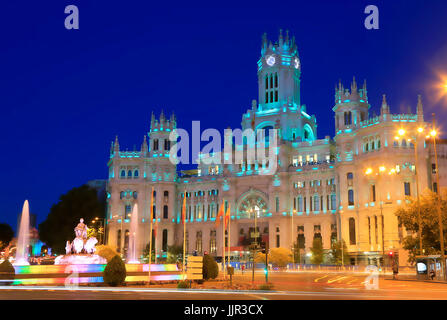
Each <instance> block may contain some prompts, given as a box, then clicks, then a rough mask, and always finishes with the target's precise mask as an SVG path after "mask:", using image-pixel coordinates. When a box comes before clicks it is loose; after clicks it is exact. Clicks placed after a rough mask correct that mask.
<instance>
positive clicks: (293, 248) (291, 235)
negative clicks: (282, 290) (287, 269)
mask: <svg viewBox="0 0 447 320" xmlns="http://www.w3.org/2000/svg"><path fill="white" fill-rule="evenodd" d="M295 213H296V209H293V210H292V233H291V234H290V237H291V238H292V269H295V242H294V240H295V238H294V236H293V233H294V232H293V216H294V215H295ZM297 242H298V241H297ZM297 244H298V243H297Z"/></svg>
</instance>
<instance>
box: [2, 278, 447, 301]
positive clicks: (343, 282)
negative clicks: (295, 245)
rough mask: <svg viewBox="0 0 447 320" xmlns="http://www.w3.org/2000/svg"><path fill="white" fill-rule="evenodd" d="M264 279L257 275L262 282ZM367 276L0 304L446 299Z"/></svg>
mask: <svg viewBox="0 0 447 320" xmlns="http://www.w3.org/2000/svg"><path fill="white" fill-rule="evenodd" d="M236 278H238V280H239V281H248V282H250V281H251V274H245V275H243V276H239V275H237V276H236ZM263 279H264V277H263V274H259V273H258V274H256V278H255V282H256V283H261V282H262V281H263ZM365 279H366V278H365V275H362V274H349V273H345V274H340V273H337V274H334V273H324V272H322V273H271V274H270V279H269V280H270V281H272V282H273V283H275V288H277V290H278V291H274V292H269V291H266V292H260V291H225V290H216V289H191V290H178V289H168V288H159V289H157V288H151V289H148V288H137V287H122V288H106V287H98V288H96V287H80V288H78V289H77V290H68V289H66V288H63V287H0V300H8V299H64V300H66V299H68V300H76V299H82V300H95V299H101V300H108V299H119V300H129V299H131V300H139V299H153V300H210V299H213V300H309V299H312V300H315V299H322V300H346V299H354V300H364V299H385V300H390V299H391V300H394V299H398V300H406V299H430V300H432V299H447V284H444V283H427V282H416V281H393V280H388V279H387V278H383V277H381V278H379V279H378V289H369V290H368V289H367V288H365Z"/></svg>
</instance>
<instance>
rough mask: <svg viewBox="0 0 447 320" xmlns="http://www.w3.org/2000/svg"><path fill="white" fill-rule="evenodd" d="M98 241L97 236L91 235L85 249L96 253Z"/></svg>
mask: <svg viewBox="0 0 447 320" xmlns="http://www.w3.org/2000/svg"><path fill="white" fill-rule="evenodd" d="M97 243H98V240H97V239H96V238H95V237H90V238H89V239H88V240H87V242H86V243H85V245H84V249H85V251H86V252H87V253H90V254H93V253H95V250H96V248H95V245H96V244H97Z"/></svg>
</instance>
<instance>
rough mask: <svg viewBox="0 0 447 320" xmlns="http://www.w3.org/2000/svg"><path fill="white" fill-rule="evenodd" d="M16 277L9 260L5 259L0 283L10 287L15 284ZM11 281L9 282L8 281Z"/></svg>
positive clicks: (0, 273) (0, 268)
mask: <svg viewBox="0 0 447 320" xmlns="http://www.w3.org/2000/svg"><path fill="white" fill-rule="evenodd" d="M14 277H15V269H14V267H13V266H12V264H11V262H9V260H8V259H5V260H4V261H3V262H2V263H1V264H0V280H1V281H0V283H1V284H2V285H4V286H9V285H10V284H12V283H13V280H14ZM8 280H9V281H8Z"/></svg>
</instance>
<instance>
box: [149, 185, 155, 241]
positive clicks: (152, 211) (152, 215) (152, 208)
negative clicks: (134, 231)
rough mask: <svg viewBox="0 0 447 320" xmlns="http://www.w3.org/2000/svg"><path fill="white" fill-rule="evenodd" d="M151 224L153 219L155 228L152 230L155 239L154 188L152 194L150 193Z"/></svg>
mask: <svg viewBox="0 0 447 320" xmlns="http://www.w3.org/2000/svg"><path fill="white" fill-rule="evenodd" d="M150 209H151V224H152V221H153V219H154V218H155V228H154V237H155V238H156V237H157V219H156V218H157V217H156V216H155V214H154V188H152V193H151V207H150Z"/></svg>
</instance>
